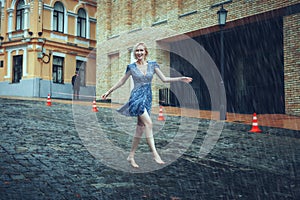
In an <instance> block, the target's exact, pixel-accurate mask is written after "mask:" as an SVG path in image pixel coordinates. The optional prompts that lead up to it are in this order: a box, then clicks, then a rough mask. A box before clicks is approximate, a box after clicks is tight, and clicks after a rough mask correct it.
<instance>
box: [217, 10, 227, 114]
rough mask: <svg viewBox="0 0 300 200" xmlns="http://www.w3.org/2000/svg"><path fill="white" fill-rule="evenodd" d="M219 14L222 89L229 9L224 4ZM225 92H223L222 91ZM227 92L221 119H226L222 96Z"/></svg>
mask: <svg viewBox="0 0 300 200" xmlns="http://www.w3.org/2000/svg"><path fill="white" fill-rule="evenodd" d="M217 14H218V22H219V26H220V45H221V48H220V49H221V58H220V68H221V77H222V79H221V83H220V86H221V89H222V88H225V85H224V33H223V27H224V26H225V24H226V18H227V10H225V9H224V8H223V4H222V7H221V8H220V10H219V11H218V12H217ZM222 91H224V90H223V89H222ZM222 93H223V92H222ZM225 96H226V94H222V95H221V99H220V120H226V108H225V105H224V99H222V97H225Z"/></svg>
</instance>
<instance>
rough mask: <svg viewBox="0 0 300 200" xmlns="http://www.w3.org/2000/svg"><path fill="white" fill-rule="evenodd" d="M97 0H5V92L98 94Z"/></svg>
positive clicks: (1, 51)
mask: <svg viewBox="0 0 300 200" xmlns="http://www.w3.org/2000/svg"><path fill="white" fill-rule="evenodd" d="M96 11H97V4H96V2H95V1H91V0H86V1H79V0H74V1H68V0H2V1H1V27H0V29H1V38H0V39H1V41H0V63H1V67H0V95H1V96H24V97H47V95H48V94H50V95H51V96H52V97H53V98H65V99H71V98H72V83H71V80H72V76H73V75H74V74H75V71H78V72H79V73H80V77H81V89H80V95H82V97H85V96H86V97H88V96H91V95H95V81H96V77H95V72H96V67H95V66H96V65H95V63H96V56H95V52H96V51H95V47H96Z"/></svg>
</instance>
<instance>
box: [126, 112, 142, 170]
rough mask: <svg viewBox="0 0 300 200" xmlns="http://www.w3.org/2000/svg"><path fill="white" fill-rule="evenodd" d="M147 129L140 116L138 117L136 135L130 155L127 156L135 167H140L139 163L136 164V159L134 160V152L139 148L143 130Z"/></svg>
mask: <svg viewBox="0 0 300 200" xmlns="http://www.w3.org/2000/svg"><path fill="white" fill-rule="evenodd" d="M144 130H145V125H144V124H143V123H142V122H141V120H140V118H139V117H138V122H137V125H136V131H135V135H134V137H133V139H132V146H131V150H130V153H129V156H128V158H127V160H128V162H130V164H131V166H132V167H134V168H138V167H139V166H138V164H136V162H135V160H134V154H135V151H136V150H137V147H138V145H139V143H140V140H141V137H142V135H143V132H144Z"/></svg>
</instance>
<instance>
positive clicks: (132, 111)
mask: <svg viewBox="0 0 300 200" xmlns="http://www.w3.org/2000/svg"><path fill="white" fill-rule="evenodd" d="M133 52H134V56H135V59H136V61H135V62H134V63H131V64H129V65H128V66H127V70H126V73H125V75H124V76H123V77H122V78H121V79H120V80H119V81H118V82H117V83H116V85H114V86H113V87H112V88H111V89H109V90H108V91H107V92H106V93H104V94H103V95H102V98H103V99H106V98H107V96H108V95H110V94H111V93H112V92H113V91H114V90H116V89H117V88H119V87H121V86H122V85H123V84H124V83H125V82H126V81H127V79H128V78H129V77H130V76H132V78H133V81H134V88H133V90H132V91H131V95H130V98H129V101H128V102H127V103H126V104H125V105H124V106H122V107H121V108H120V109H118V112H119V113H121V114H123V115H126V116H137V127H136V133H135V136H134V138H133V141H132V147H131V150H130V153H129V156H128V158H127V160H128V162H129V163H130V164H131V166H132V167H134V168H138V167H139V165H138V164H137V163H136V162H135V160H134V154H135V151H136V150H137V147H138V144H139V142H140V139H141V137H142V134H143V132H144V131H145V134H146V139H147V143H148V145H149V147H150V149H151V151H152V153H153V159H154V160H155V162H156V163H158V164H165V162H164V161H163V160H162V159H161V158H160V156H159V154H158V152H157V150H156V148H155V142H154V137H153V133H152V120H151V118H150V112H151V106H152V91H151V81H152V78H153V74H154V73H155V74H157V76H158V77H159V78H160V79H161V80H162V81H163V82H174V81H183V82H186V83H189V82H191V81H192V78H190V77H177V78H169V77H165V76H164V74H163V73H162V72H161V70H160V69H159V66H158V64H157V63H156V62H155V61H147V55H148V50H147V47H146V45H145V43H143V42H140V43H138V44H136V45H135V47H134V48H133Z"/></svg>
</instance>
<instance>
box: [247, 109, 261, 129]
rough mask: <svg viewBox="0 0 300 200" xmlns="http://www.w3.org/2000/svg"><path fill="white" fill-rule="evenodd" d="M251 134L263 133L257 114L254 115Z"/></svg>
mask: <svg viewBox="0 0 300 200" xmlns="http://www.w3.org/2000/svg"><path fill="white" fill-rule="evenodd" d="M249 132H252V133H261V132H262V131H261V130H260V129H259V127H258V121H257V117H256V113H253V120H252V129H251V130H250V131H249Z"/></svg>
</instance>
